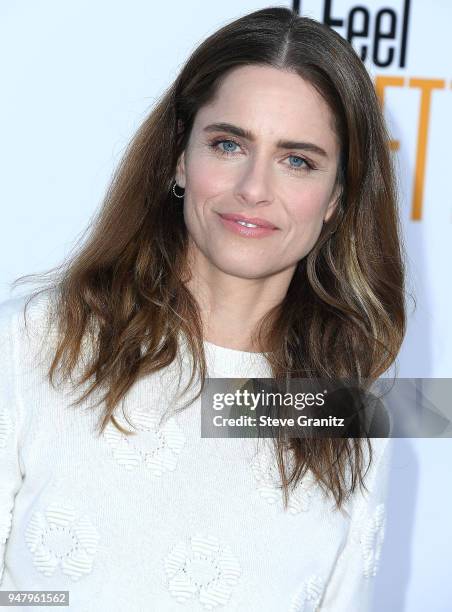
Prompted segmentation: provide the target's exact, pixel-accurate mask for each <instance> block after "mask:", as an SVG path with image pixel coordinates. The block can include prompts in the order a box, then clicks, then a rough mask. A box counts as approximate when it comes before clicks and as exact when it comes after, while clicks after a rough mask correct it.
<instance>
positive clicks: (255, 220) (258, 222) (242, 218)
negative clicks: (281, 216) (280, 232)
mask: <svg viewBox="0 0 452 612" xmlns="http://www.w3.org/2000/svg"><path fill="white" fill-rule="evenodd" d="M220 217H223V219H227V220H228V221H245V223H253V224H254V225H257V226H258V227H268V228H270V229H278V228H277V227H276V225H273V223H270V221H267V220H266V219H261V218H260V217H245V216H244V215H239V214H222V213H220Z"/></svg>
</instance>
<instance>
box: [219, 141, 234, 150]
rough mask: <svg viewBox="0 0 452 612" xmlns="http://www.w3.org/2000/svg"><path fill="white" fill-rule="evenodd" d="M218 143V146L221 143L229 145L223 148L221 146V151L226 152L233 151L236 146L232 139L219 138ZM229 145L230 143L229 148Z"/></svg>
mask: <svg viewBox="0 0 452 612" xmlns="http://www.w3.org/2000/svg"><path fill="white" fill-rule="evenodd" d="M218 144H219V145H220V146H221V145H223V144H225V145H229V146H226V147H225V148H223V151H225V152H226V153H233V152H234V150H235V149H234V147H236V146H237V143H236V142H234V141H233V140H220V141H219V142H218ZM231 145H232V148H231Z"/></svg>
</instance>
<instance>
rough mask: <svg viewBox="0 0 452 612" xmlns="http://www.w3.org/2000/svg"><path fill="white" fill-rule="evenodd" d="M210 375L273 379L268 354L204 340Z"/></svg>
mask: <svg viewBox="0 0 452 612" xmlns="http://www.w3.org/2000/svg"><path fill="white" fill-rule="evenodd" d="M203 344H204V352H205V355H206V361H207V365H208V369H209V372H210V373H211V374H210V375H211V376H212V377H215V376H219V377H221V376H226V377H231V378H237V377H255V378H259V377H271V369H270V366H269V364H268V361H267V358H266V353H253V352H250V351H241V350H238V349H233V348H229V347H226V346H220V345H219V344H213V342H209V341H208V340H203Z"/></svg>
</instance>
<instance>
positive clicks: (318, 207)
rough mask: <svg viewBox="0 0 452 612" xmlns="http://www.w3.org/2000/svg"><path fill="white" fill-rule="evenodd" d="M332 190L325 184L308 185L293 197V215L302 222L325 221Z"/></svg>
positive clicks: (315, 222)
mask: <svg viewBox="0 0 452 612" xmlns="http://www.w3.org/2000/svg"><path fill="white" fill-rule="evenodd" d="M329 195H330V191H329V190H327V189H325V186H324V185H314V184H312V185H306V183H305V184H304V185H303V186H302V187H300V189H299V190H297V192H296V193H295V194H294V195H293V197H292V198H291V200H290V202H291V206H290V210H291V216H292V218H294V219H295V220H296V221H298V222H300V223H312V224H314V225H317V223H320V224H321V223H322V222H323V216H324V214H325V211H326V208H327V206H328V203H329Z"/></svg>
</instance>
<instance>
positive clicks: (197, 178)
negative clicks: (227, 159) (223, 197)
mask: <svg viewBox="0 0 452 612" xmlns="http://www.w3.org/2000/svg"><path fill="white" fill-rule="evenodd" d="M186 177H187V182H186V187H188V189H189V191H190V194H191V195H192V197H193V199H194V201H195V203H198V204H199V203H201V202H202V201H205V200H206V199H209V198H213V197H215V196H216V195H218V194H221V193H222V192H223V191H225V190H226V189H227V188H228V186H230V183H231V173H230V172H229V173H228V172H226V169H225V168H224V166H222V165H221V164H219V163H218V160H215V159H212V158H210V157H208V156H205V157H204V156H201V157H200V158H198V159H196V160H195V159H192V161H191V162H190V164H188V165H187V175H186Z"/></svg>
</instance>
